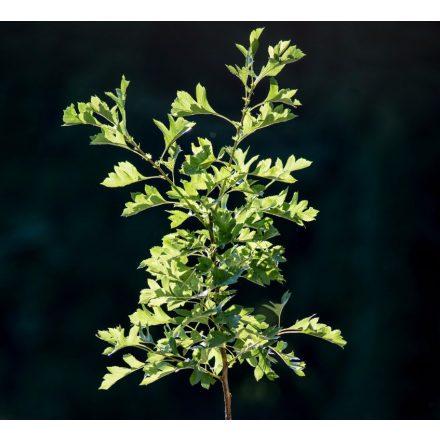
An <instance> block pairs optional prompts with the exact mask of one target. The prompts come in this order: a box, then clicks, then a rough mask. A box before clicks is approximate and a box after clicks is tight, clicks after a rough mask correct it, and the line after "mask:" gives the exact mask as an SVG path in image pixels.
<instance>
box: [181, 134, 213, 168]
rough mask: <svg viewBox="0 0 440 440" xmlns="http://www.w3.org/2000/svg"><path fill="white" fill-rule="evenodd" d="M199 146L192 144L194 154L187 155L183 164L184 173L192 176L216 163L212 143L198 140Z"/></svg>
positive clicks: (206, 140)
mask: <svg viewBox="0 0 440 440" xmlns="http://www.w3.org/2000/svg"><path fill="white" fill-rule="evenodd" d="M198 142H199V145H198V146H197V145H195V144H191V150H192V152H193V154H191V155H189V154H187V155H185V161H184V162H183V164H182V173H184V174H186V175H188V176H189V175H192V174H197V173H201V172H203V171H204V170H206V169H207V168H209V166H210V165H211V164H212V163H213V162H214V161H215V156H214V153H213V149H212V144H211V141H209V140H208V139H202V138H198Z"/></svg>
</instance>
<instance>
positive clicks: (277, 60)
mask: <svg viewBox="0 0 440 440" xmlns="http://www.w3.org/2000/svg"><path fill="white" fill-rule="evenodd" d="M268 52H269V60H268V62H267V64H266V65H265V66H263V67H262V68H261V71H260V73H259V75H258V78H257V81H260V80H261V79H263V78H264V77H266V76H276V75H278V74H279V73H280V72H281V71H282V70H283V69H284V67H285V66H286V65H287V64H290V63H295V62H296V61H299V60H300V59H301V58H303V57H304V55H305V54H304V52H303V51H302V50H301V49H299V48H297V47H296V46H292V45H291V44H290V41H280V42H279V43H278V44H276V45H275V46H273V47H272V46H269V48H268Z"/></svg>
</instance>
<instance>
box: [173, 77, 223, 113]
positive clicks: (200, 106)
mask: <svg viewBox="0 0 440 440" xmlns="http://www.w3.org/2000/svg"><path fill="white" fill-rule="evenodd" d="M171 113H172V114H173V116H192V115H207V114H216V112H215V110H214V109H213V108H212V107H211V105H210V104H209V102H208V99H207V97H206V89H205V88H204V87H203V86H202V85H201V84H197V87H196V99H194V98H193V97H192V96H191V95H190V94H189V93H188V92H184V91H179V92H177V98H176V99H175V100H174V102H173V104H172V106H171Z"/></svg>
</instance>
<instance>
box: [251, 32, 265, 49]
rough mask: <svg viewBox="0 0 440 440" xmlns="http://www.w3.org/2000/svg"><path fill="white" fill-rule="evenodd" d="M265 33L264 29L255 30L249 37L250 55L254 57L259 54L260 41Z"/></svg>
mask: <svg viewBox="0 0 440 440" xmlns="http://www.w3.org/2000/svg"><path fill="white" fill-rule="evenodd" d="M263 31H264V28H257V29H254V30H253V31H252V32H251V34H250V36H249V44H250V53H251V55H252V56H255V54H256V53H257V50H258V46H259V39H260V36H261V34H262V33H263Z"/></svg>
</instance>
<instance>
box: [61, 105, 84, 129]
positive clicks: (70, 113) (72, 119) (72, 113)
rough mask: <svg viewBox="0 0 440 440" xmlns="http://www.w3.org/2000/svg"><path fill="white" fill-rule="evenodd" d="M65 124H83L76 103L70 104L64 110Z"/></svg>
mask: <svg viewBox="0 0 440 440" xmlns="http://www.w3.org/2000/svg"><path fill="white" fill-rule="evenodd" d="M63 122H64V126H66V127H67V126H69V125H79V124H83V122H82V121H81V119H80V118H79V116H78V113H77V112H76V109H75V105H74V104H70V105H69V107H67V108H66V109H65V110H64V112H63Z"/></svg>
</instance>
